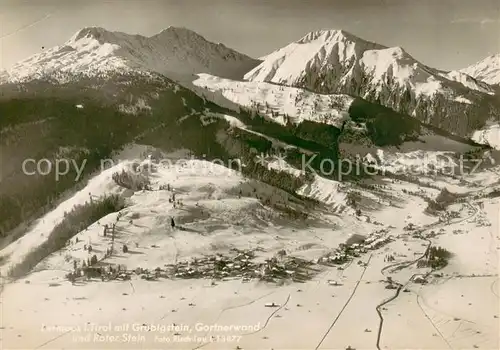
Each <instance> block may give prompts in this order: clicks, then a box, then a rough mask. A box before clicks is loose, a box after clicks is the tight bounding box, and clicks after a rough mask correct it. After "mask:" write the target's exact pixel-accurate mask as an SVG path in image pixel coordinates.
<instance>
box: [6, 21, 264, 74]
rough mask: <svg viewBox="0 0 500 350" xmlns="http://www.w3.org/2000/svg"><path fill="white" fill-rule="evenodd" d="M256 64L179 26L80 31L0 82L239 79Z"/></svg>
mask: <svg viewBox="0 0 500 350" xmlns="http://www.w3.org/2000/svg"><path fill="white" fill-rule="evenodd" d="M257 63H258V61H257V60H254V59H252V58H250V57H248V56H246V55H243V54H240V53H238V52H236V51H234V50H232V49H229V48H227V47H226V46H224V45H222V44H215V43H212V42H209V41H207V40H206V39H205V38H203V37H202V36H201V35H198V34H197V33H195V32H193V31H190V30H188V29H185V28H177V27H168V28H167V29H165V30H163V31H162V32H160V33H158V34H156V35H153V36H151V37H144V36H142V35H130V34H125V33H121V32H111V31H107V30H105V29H103V28H99V27H88V28H84V29H82V30H80V31H79V32H77V33H76V34H75V35H73V37H72V38H70V39H69V40H68V41H67V42H66V43H64V44H63V45H61V46H56V47H54V48H50V49H47V50H45V51H42V52H40V53H38V54H36V55H34V56H32V57H30V58H28V59H26V60H24V61H21V62H19V63H17V64H16V65H14V66H13V67H12V68H11V69H10V70H9V71H3V72H0V81H3V82H5V81H11V82H19V81H26V80H33V79H35V78H42V77H47V76H48V77H51V78H55V79H57V80H64V76H65V75H67V74H69V75H73V76H74V75H84V76H95V75H104V76H106V75H108V74H110V73H127V72H155V73H160V74H165V75H167V76H169V75H170V76H171V77H173V78H175V77H177V76H182V75H186V74H187V75H190V74H194V73H202V72H205V73H211V74H216V75H220V76H227V77H240V76H241V75H243V73H244V72H246V71H248V70H249V69H251V68H252V67H254V66H255V65H256V64H257Z"/></svg>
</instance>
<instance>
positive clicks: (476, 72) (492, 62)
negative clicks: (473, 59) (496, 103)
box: [461, 53, 500, 84]
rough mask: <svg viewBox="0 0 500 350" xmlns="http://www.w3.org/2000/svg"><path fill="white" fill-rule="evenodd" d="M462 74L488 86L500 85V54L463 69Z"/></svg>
mask: <svg viewBox="0 0 500 350" xmlns="http://www.w3.org/2000/svg"><path fill="white" fill-rule="evenodd" d="M461 72H463V73H465V74H468V75H470V76H472V77H474V78H476V79H478V80H482V81H484V82H486V83H488V84H500V53H498V54H496V55H492V56H488V57H486V58H485V59H484V60H481V61H479V62H477V63H474V64H473V65H471V66H469V67H467V68H464V69H461Z"/></svg>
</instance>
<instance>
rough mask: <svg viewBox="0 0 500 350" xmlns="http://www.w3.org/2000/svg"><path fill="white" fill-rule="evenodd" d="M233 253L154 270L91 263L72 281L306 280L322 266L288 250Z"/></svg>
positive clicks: (74, 276) (79, 271)
mask: <svg viewBox="0 0 500 350" xmlns="http://www.w3.org/2000/svg"><path fill="white" fill-rule="evenodd" d="M231 253H233V254H232V255H231V256H224V255H222V254H216V255H214V256H208V257H203V258H192V259H191V260H189V261H181V262H177V263H175V264H166V265H165V266H164V268H160V267H157V268H156V269H154V270H152V271H150V270H147V269H142V268H136V269H135V270H132V271H130V270H126V269H125V268H122V267H120V266H117V267H113V266H112V265H109V266H107V268H105V267H96V266H87V267H85V268H79V269H78V271H74V272H72V273H69V274H68V275H67V278H68V279H69V280H70V281H71V282H73V283H74V282H76V280H77V279H87V280H89V279H92V278H96V279H101V280H102V281H109V280H129V279H131V276H132V275H133V274H136V275H138V276H140V278H141V279H145V280H148V281H152V280H157V279H160V278H166V279H175V278H184V279H191V278H196V279H199V278H206V279H214V280H222V279H234V278H241V279H242V280H243V281H244V282H248V281H250V280H252V279H258V280H263V281H267V282H278V281H280V280H292V281H296V282H299V281H305V280H308V279H310V278H311V277H313V276H314V275H316V274H317V273H319V272H320V270H318V269H315V268H313V266H312V265H314V263H313V262H311V261H308V260H304V259H301V258H297V257H290V256H287V254H286V252H285V251H284V250H282V251H280V252H278V253H277V254H276V256H274V257H272V258H270V259H266V260H265V261H264V262H261V263H257V262H255V261H254V259H255V252H254V251H252V250H238V249H233V250H232V251H231Z"/></svg>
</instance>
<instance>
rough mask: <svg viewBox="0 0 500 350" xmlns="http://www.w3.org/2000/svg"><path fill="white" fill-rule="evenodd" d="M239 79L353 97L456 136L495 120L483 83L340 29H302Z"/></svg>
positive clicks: (492, 103) (488, 88)
mask: <svg viewBox="0 0 500 350" xmlns="http://www.w3.org/2000/svg"><path fill="white" fill-rule="evenodd" d="M245 79H246V80H249V81H254V82H269V83H275V84H280V85H286V86H293V87H298V88H305V89H308V90H310V91H314V92H317V93H321V94H339V93H340V94H350V95H355V96H359V97H362V98H364V99H367V100H369V101H371V102H375V103H379V104H382V105H384V106H386V107H389V108H392V109H394V110H396V111H398V112H401V113H405V114H409V115H411V116H413V117H417V118H418V119H419V120H421V121H422V122H424V123H427V124H432V125H434V126H436V127H441V128H446V129H447V130H449V131H451V132H453V133H455V134H458V135H461V136H468V135H470V133H471V131H473V130H475V129H476V128H478V127H481V126H483V125H484V124H485V122H486V120H488V119H491V118H497V119H498V113H497V112H498V111H499V110H500V109H499V108H500V107H499V105H498V101H496V99H495V98H492V97H493V96H494V95H495V89H494V88H493V87H491V86H489V85H488V84H486V83H485V82H482V81H480V80H477V79H475V78H473V77H470V76H469V75H467V74H465V73H463V72H460V71H449V72H448V71H442V70H438V69H435V68H432V67H429V66H427V65H425V64H423V63H421V62H419V61H418V60H416V59H415V58H414V57H413V56H411V55H410V54H409V53H408V52H407V51H405V50H404V49H403V48H401V47H386V46H383V45H380V44H377V43H373V42H369V41H366V40H364V39H361V38H359V37H357V36H355V35H353V34H351V33H349V32H346V31H343V30H320V31H315V32H311V33H308V34H306V35H305V36H304V37H302V38H300V39H299V40H297V41H295V42H292V43H290V44H288V45H286V46H284V47H282V48H279V49H277V50H276V51H274V52H272V53H270V54H268V55H267V56H265V59H264V60H263V62H262V63H260V64H259V65H258V66H257V67H255V68H254V69H253V70H251V71H250V72H248V73H247V74H246V75H245Z"/></svg>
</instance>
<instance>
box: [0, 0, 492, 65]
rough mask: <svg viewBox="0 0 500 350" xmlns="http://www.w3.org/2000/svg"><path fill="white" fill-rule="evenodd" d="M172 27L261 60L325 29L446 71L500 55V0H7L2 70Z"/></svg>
mask: <svg viewBox="0 0 500 350" xmlns="http://www.w3.org/2000/svg"><path fill="white" fill-rule="evenodd" d="M170 25H173V26H183V27H187V28H189V29H192V30H194V31H196V32H198V33H199V34H201V35H203V36H204V37H205V38H207V39H208V40H211V41H215V42H222V43H224V44H225V45H226V46H229V47H231V48H234V49H236V50H238V51H241V52H243V53H246V54H248V55H250V56H254V57H259V56H262V55H264V54H267V53H269V52H271V51H273V50H275V49H277V48H279V47H281V46H284V45H286V44H287V43H289V42H291V41H294V40H297V39H299V38H301V37H302V36H304V35H305V34H306V33H307V32H309V31H311V30H317V29H345V30H347V31H349V32H351V33H353V34H355V35H357V36H359V37H362V38H364V39H367V40H370V41H375V42H378V43H380V44H384V45H387V46H402V47H404V48H405V49H406V50H407V51H408V52H409V53H410V54H412V55H413V56H414V57H415V58H416V59H418V60H420V61H422V62H423V63H425V64H427V65H430V66H433V67H436V68H441V69H450V70H451V69H458V68H462V67H465V66H468V65H470V64H472V63H474V62H476V61H478V60H480V59H482V58H484V57H486V56H488V55H492V54H495V53H498V52H500V1H499V0H267V1H266V0H26V1H23V0H0V68H8V67H9V66H11V65H12V64H14V63H15V62H17V61H19V60H21V59H24V58H26V57H28V56H30V55H32V54H34V53H36V52H38V51H40V50H41V47H42V46H45V47H51V46H55V45H59V44H62V43H64V42H65V41H66V40H67V39H69V38H70V37H71V35H73V34H74V33H75V32H77V31H78V30H79V29H81V28H82V27H85V26H100V27H104V28H106V29H108V30H118V31H123V32H126V33H131V34H136V33H139V34H143V35H147V36H149V35H153V34H155V33H157V32H159V31H161V30H162V29H164V28H166V27H168V26H170Z"/></svg>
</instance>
